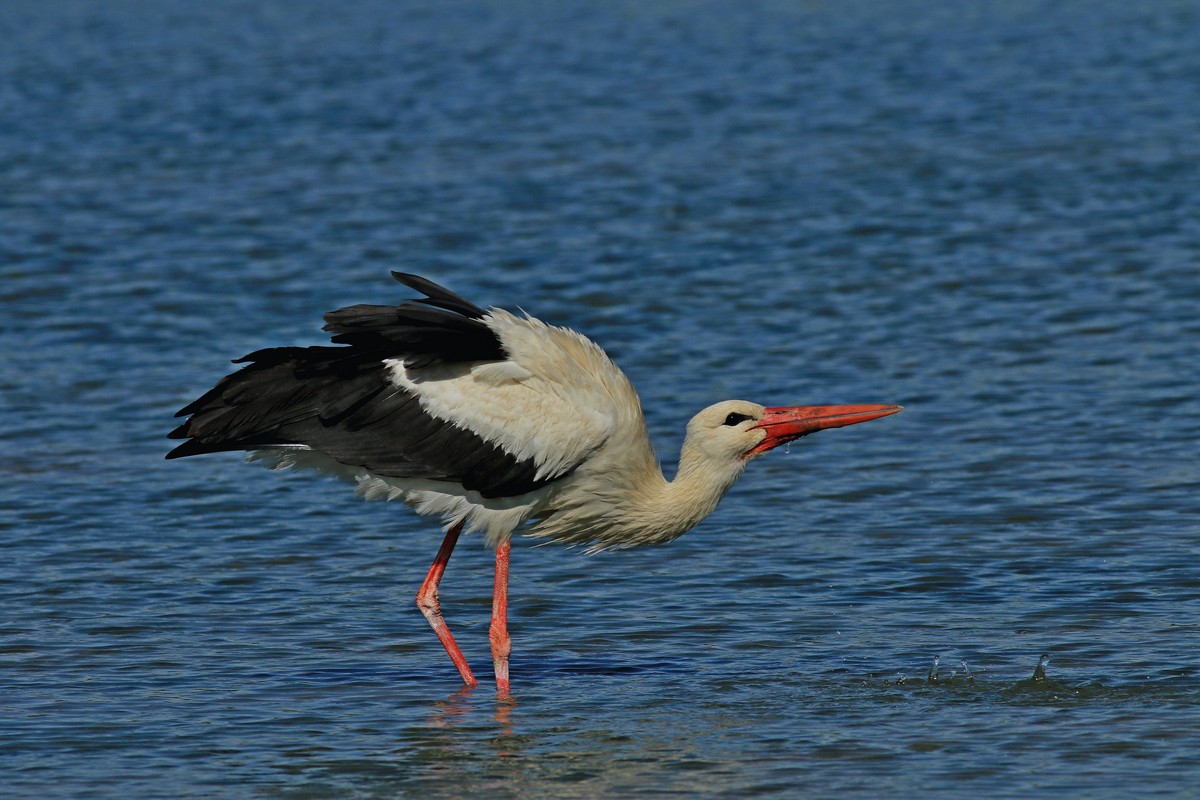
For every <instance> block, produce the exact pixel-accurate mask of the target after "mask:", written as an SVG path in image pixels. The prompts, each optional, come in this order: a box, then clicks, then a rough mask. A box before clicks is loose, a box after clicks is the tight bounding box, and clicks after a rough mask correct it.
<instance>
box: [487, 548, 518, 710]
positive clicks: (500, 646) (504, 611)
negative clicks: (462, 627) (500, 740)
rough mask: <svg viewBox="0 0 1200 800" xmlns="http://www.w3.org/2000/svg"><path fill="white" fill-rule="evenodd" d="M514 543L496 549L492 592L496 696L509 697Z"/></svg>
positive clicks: (491, 630)
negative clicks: (510, 581) (510, 584)
mask: <svg viewBox="0 0 1200 800" xmlns="http://www.w3.org/2000/svg"><path fill="white" fill-rule="evenodd" d="M511 551H512V542H511V541H505V542H504V543H503V544H501V545H500V546H499V547H497V548H496V584H495V587H494V588H493V590H492V627H491V628H490V630H489V631H488V634H489V636H488V638H489V639H491V641H492V661H493V662H495V665H496V694H498V695H500V696H501V697H506V696H507V695H508V656H509V653H511V652H512V641H511V640H510V639H509V638H508V556H509V553H510V552H511Z"/></svg>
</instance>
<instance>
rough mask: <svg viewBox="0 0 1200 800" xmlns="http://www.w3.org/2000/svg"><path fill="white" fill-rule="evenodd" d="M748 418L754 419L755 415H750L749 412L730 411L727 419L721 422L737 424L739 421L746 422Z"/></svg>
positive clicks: (723, 423)
mask: <svg viewBox="0 0 1200 800" xmlns="http://www.w3.org/2000/svg"><path fill="white" fill-rule="evenodd" d="M748 419H754V417H752V416H750V415H749V414H739V413H738V412H736V411H731V412H729V416H728V417H726V418H725V421H724V422H722V423H721V424H722V425H737V424H738V423H739V422H745V421H746V420H748Z"/></svg>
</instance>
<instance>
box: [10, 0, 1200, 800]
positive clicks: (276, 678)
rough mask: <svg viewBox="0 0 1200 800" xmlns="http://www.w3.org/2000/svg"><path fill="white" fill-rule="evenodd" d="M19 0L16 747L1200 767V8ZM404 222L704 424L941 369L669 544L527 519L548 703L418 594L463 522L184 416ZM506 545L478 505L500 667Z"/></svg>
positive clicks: (742, 787)
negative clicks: (495, 548) (550, 542)
mask: <svg viewBox="0 0 1200 800" xmlns="http://www.w3.org/2000/svg"><path fill="white" fill-rule="evenodd" d="M647 6H649V7H647ZM0 41H2V42H3V43H4V44H3V45H2V46H0V298H2V300H0V303H2V305H0V314H2V316H0V403H2V406H0V531H2V539H0V541H2V542H3V550H2V557H0V720H2V724H0V782H2V784H3V788H2V791H0V793H2V794H3V796H4V797H6V798H7V797H16V798H23V797H29V798H34V797H36V798H47V797H80V798H82V797H122V798H124V797H138V798H179V797H213V796H221V797H287V798H326V797H338V798H342V797H372V798H375V797H407V796H414V797H415V796H420V797H461V796H472V795H476V796H486V797H497V798H505V797H510V798H591V797H646V796H652V795H658V796H680V797H695V796H703V797H729V798H741V797H749V796H762V797H795V796H808V797H836V798H878V797H933V796H959V797H967V796H970V797H997V798H1000V797H1012V798H1027V797H1030V796H1035V795H1036V796H1038V797H1044V798H1050V797H1053V798H1076V797H1078V798H1083V797H1086V798H1096V797H1114V798H1118V797H1119V798H1124V797H1131V796H1137V797H1193V796H1195V793H1196V792H1197V786H1200V762H1198V760H1197V759H1196V742H1197V741H1198V740H1200V567H1198V564H1200V559H1198V555H1200V467H1198V466H1197V458H1196V455H1197V442H1198V441H1200V400H1198V397H1200V385H1198V384H1200V382H1198V380H1197V374H1198V370H1197V367H1198V365H1200V213H1198V210H1200V50H1198V49H1197V46H1196V43H1197V41H1200V9H1198V8H1197V6H1196V5H1195V4H1194V3H1192V2H1170V1H1169V0H1164V1H1163V2H1156V3H1124V2H1062V3H1034V2H1023V1H1021V0H998V2H993V3H989V4H986V5H984V4H968V3H950V2H929V3H908V2H899V3H891V4H888V5H887V7H886V8H884V7H882V6H880V5H879V4H875V3H867V2H853V1H852V2H836V3H834V2H820V1H819V0H818V1H817V2H808V3H772V2H761V3H751V4H740V5H739V6H738V7H737V9H736V10H735V9H734V6H733V4H716V3H705V2H696V3H692V2H688V3H683V2H663V3H655V4H642V3H606V4H538V3H518V4H504V5H500V4H495V5H491V4H482V3H478V4H477V3H469V2H464V3H437V4H421V5H419V4H412V3H390V2H372V1H371V0H364V2H352V3H342V4H337V5H333V4H325V3H317V2H308V1H307V0H301V1H300V2H288V3H274V2H234V1H233V0H218V1H217V2H210V3H205V4H194V3H183V2H175V1H173V0H165V1H164V2H125V1H119V2H111V3H104V4H96V3H91V2H83V0H78V2H74V1H72V0H49V1H48V2H38V3H32V2H23V1H22V0H10V2H5V3H3V4H0ZM391 269H400V270H406V271H411V272H418V273H423V274H427V275H429V276H430V277H432V278H434V279H436V280H438V281H439V282H442V283H444V284H446V285H448V286H449V287H451V288H452V289H454V290H456V291H459V292H461V293H463V294H464V295H466V296H467V297H469V298H471V299H473V300H475V301H476V302H479V303H481V304H485V305H487V304H496V305H503V306H507V307H516V306H520V307H522V308H524V309H526V310H528V311H529V312H530V313H533V314H536V315H538V316H540V317H542V318H543V319H547V320H549V321H552V322H555V323H558V324H565V325H570V326H572V327H575V328H577V329H579V330H582V331H584V332H586V333H588V334H589V335H591V336H592V337H593V338H595V339H596V340H597V341H599V342H600V343H601V344H602V345H604V346H605V347H606V348H607V349H608V350H609V352H610V353H612V354H613V355H614V357H615V358H616V359H617V360H618V361H619V363H621V364H622V365H623V367H624V368H625V369H626V371H627V372H628V374H629V375H630V376H631V378H632V379H633V381H634V383H635V385H636V386H638V388H639V390H640V392H641V394H642V398H643V402H644V404H645V407H646V411H647V416H648V420H649V424H650V428H651V432H652V434H653V436H654V439H655V443H656V446H657V449H658V452H659V454H660V457H661V458H662V460H663V462H664V466H665V467H666V468H667V470H668V472H669V471H670V470H671V468H672V467H673V462H674V459H675V454H676V453H677V452H678V446H679V443H680V439H681V435H682V426H683V423H684V422H685V421H686V420H687V418H688V417H690V416H691V414H692V413H694V412H695V411H696V410H698V409H699V408H700V407H702V406H704V405H707V404H708V403H710V402H713V401H715V400H718V399H724V398H728V397H741V398H745V399H751V400H756V401H760V402H763V403H767V404H784V403H835V402H872V403H900V404H903V405H904V406H905V407H906V410H905V412H904V413H903V414H901V415H899V416H895V417H889V418H887V419H885V420H879V421H876V422H871V423H869V424H865V425H860V426H855V427H854V428H847V429H843V430H836V431H827V432H823V433H821V434H819V435H817V436H814V437H810V438H807V439H805V440H803V441H801V442H797V443H796V444H794V445H792V446H791V447H790V449H789V452H787V453H784V452H782V451H779V452H776V453H773V454H772V455H770V456H768V457H766V458H763V459H761V460H759V461H756V462H755V463H754V464H753V465H752V466H751V468H750V469H749V470H748V472H747V474H746V475H745V477H744V478H743V479H742V481H741V483H740V484H739V485H738V486H737V487H735V489H734V490H733V492H732V493H731V494H730V495H729V496H728V497H727V498H726V499H725V501H724V502H723V504H722V506H721V507H720V508H719V509H718V511H717V513H716V514H715V515H714V516H713V517H711V518H710V519H709V520H708V521H706V522H705V523H703V524H702V525H701V526H699V527H698V528H697V529H696V530H694V531H692V532H691V533H689V534H688V535H686V536H684V537H683V538H681V539H679V540H678V541H676V542H674V543H673V544H671V545H669V546H666V547H662V548H656V549H648V550H643V551H628V552H618V553H606V554H602V555H599V556H595V557H587V556H585V555H583V554H582V553H581V552H579V551H573V550H564V549H556V548H550V547H542V548H535V547H531V546H530V545H529V542H527V541H518V542H517V545H516V547H515V549H514V553H513V575H512V611H511V613H512V630H513V637H514V656H513V664H512V670H513V688H514V693H513V697H512V699H511V701H507V702H498V701H497V700H496V697H495V694H494V691H493V690H492V689H491V688H490V687H489V685H488V681H484V683H483V684H482V685H481V686H480V687H479V688H477V689H475V690H473V691H463V690H460V688H459V687H460V682H459V680H458V678H457V674H456V672H455V671H454V668H453V666H452V665H451V664H450V662H449V660H448V659H447V658H446V656H445V654H444V653H443V652H442V651H441V649H440V647H439V645H438V643H437V641H436V640H435V639H434V637H433V636H432V635H431V633H430V631H429V630H428V627H427V626H426V623H425V621H424V619H423V618H422V617H421V615H420V613H419V612H418V611H417V609H416V607H415V605H414V604H413V601H412V598H413V595H414V594H415V592H416V589H417V586H418V585H419V583H420V581H421V578H422V577H423V575H424V572H425V570H426V569H427V567H428V565H429V563H430V562H431V561H432V559H433V556H434V554H435V552H436V549H437V545H438V541H439V536H440V534H439V533H438V531H437V529H436V526H435V525H433V524H431V523H430V522H429V521H427V520H421V519H419V518H417V517H415V516H414V515H412V514H411V513H410V512H408V511H406V510H405V509H404V508H402V507H400V506H397V505H394V504H391V505H389V504H385V503H375V504H365V503H361V502H357V501H355V500H354V499H353V498H352V497H351V495H350V492H349V491H348V490H347V487H345V486H343V485H340V484H337V483H334V482H329V481H320V480H314V479H312V478H309V477H305V476H298V475H297V476H293V475H280V474H273V473H270V472H268V471H267V470H263V469H261V468H258V467H255V466H246V465H243V464H241V463H240V459H239V457H238V456H237V455H232V454H231V455H220V456H211V457H206V458H198V459H189V460H187V461H182V462H166V461H164V460H163V458H162V457H163V455H164V453H165V452H166V451H167V449H168V448H169V442H168V441H167V440H166V439H165V438H164V436H165V434H166V433H167V431H169V430H170V429H171V427H172V426H173V424H174V421H173V420H172V419H171V415H172V414H173V413H174V411H175V410H176V409H177V408H179V407H180V406H182V405H183V404H185V403H186V402H188V401H190V400H191V399H192V398H194V397H195V396H196V395H197V394H198V393H200V392H202V391H204V390H205V389H207V388H208V387H209V386H210V385H211V384H212V383H213V382H214V381H215V380H216V379H217V378H219V377H220V376H221V375H223V374H225V372H226V371H227V370H229V369H230V368H231V367H230V365H229V364H228V360H229V359H231V358H234V357H237V356H240V355H243V354H244V353H247V352H249V351H251V350H255V349H258V348H261V347H266V346H273V345H281V344H297V345H299V344H316V343H319V342H321V341H323V337H322V334H321V333H320V331H319V327H320V315H321V314H322V313H323V312H325V311H328V310H330V309H333V308H337V307H339V306H342V305H346V304H350V303H355V302H368V303H383V302H393V301H399V300H401V299H402V298H404V297H405V296H406V292H405V290H403V288H402V287H400V286H399V285H398V284H395V283H394V282H392V281H391V280H390V279H389V278H388V271H389V270H391ZM490 591H491V561H490V554H489V552H488V551H487V550H485V549H484V548H483V547H481V546H480V545H479V542H478V541H477V540H470V539H468V540H466V541H465V542H464V543H463V544H461V545H460V548H459V551H458V552H457V553H456V554H455V556H454V560H453V561H452V562H451V564H450V569H449V571H448V572H447V576H446V579H445V581H444V582H443V592H442V596H443V602H444V606H445V609H446V613H447V617H448V619H449V621H450V623H451V625H452V626H453V627H454V629H455V630H456V631H457V632H458V635H459V641H460V643H461V644H462V645H463V648H464V650H465V651H466V653H467V655H468V657H469V658H470V659H471V661H472V663H473V665H474V666H475V668H476V670H477V672H479V673H480V674H481V677H482V675H484V674H486V673H487V672H488V669H489V657H488V652H487V623H488V613H489V597H490ZM1042 653H1047V654H1048V655H1049V656H1050V662H1049V665H1048V667H1047V670H1046V679H1045V680H1040V681H1033V680H1032V679H1031V678H1032V675H1033V671H1034V668H1035V666H1036V665H1037V663H1038V659H1039V656H1040V655H1041V654H1042ZM934 656H940V658H941V666H940V673H939V677H940V680H938V681H937V682H932V681H930V680H929V675H928V671H929V667H930V664H931V662H932V660H933V657H934ZM960 659H965V660H966V662H967V664H968V666H969V669H970V670H971V672H972V678H973V679H972V680H971V681H968V680H966V679H965V676H964V675H963V673H962V668H961V666H960V665H959V660H960ZM951 670H958V674H957V675H954V677H952V678H951V677H949V676H950V673H951Z"/></svg>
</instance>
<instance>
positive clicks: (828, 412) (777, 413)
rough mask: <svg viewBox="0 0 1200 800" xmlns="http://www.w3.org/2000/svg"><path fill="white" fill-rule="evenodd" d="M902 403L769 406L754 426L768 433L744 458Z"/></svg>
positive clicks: (876, 415) (884, 413)
mask: <svg viewBox="0 0 1200 800" xmlns="http://www.w3.org/2000/svg"><path fill="white" fill-rule="evenodd" d="M900 410H901V406H886V405H860V406H780V407H778V408H768V409H767V410H766V411H764V412H763V417H762V419H761V420H760V421H759V423H758V424H757V425H755V426H754V427H755V428H761V429H762V430H764V431H766V433H767V435H766V438H764V439H763V440H762V441H761V442H759V443H758V444H757V445H755V446H754V447H753V448H751V449H750V450H749V451H747V453H746V455H745V458H750V457H752V456H756V455H759V454H761V453H765V452H767V451H768V450H771V449H774V448H776V447H779V445H781V444H787V443H788V442H792V441H795V440H796V439H799V438H800V437H801V436H806V435H808V434H810V433H815V432H817V431H819V430H824V429H825V428H843V427H845V426H846V425H857V424H858V423H860V422H868V421H870V420H873V419H879V418H880V417H886V416H888V415H889V414H895V413H896V412H897V411H900Z"/></svg>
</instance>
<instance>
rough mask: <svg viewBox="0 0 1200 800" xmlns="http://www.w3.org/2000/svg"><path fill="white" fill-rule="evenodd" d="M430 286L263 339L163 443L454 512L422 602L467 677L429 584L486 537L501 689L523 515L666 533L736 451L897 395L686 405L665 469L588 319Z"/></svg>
mask: <svg viewBox="0 0 1200 800" xmlns="http://www.w3.org/2000/svg"><path fill="white" fill-rule="evenodd" d="M393 276H394V277H395V278H396V279H397V280H398V281H400V282H401V283H403V284H405V285H406V286H409V287H410V288H413V289H415V290H417V291H419V292H421V293H422V294H424V295H425V297H423V298H421V299H419V300H414V301H409V302H406V303H402V304H401V305H399V306H376V305H360V306H351V307H349V308H344V309H341V310H338V311H334V312H331V313H329V314H327V315H326V323H327V324H326V326H325V329H326V330H327V331H330V332H331V333H333V334H334V336H333V339H332V340H333V342H334V343H335V345H337V346H333V347H330V346H319V347H281V348H270V349H266V350H259V351H257V352H254V353H251V354H250V355H248V356H245V357H244V358H242V359H239V362H249V364H248V366H246V367H244V368H243V369H241V370H240V371H238V372H235V373H233V374H231V375H228V376H226V377H225V378H224V379H222V380H221V381H220V382H218V383H217V385H216V386H215V387H214V388H213V389H211V390H210V391H209V392H207V393H206V394H204V395H203V396H201V397H200V398H199V399H198V400H196V401H195V402H193V403H191V404H189V405H188V406H186V407H185V408H183V409H182V410H181V411H180V412H179V414H178V416H189V419H188V420H186V421H185V422H184V423H183V424H182V425H180V426H179V427H178V428H176V429H175V430H174V431H172V432H171V434H170V436H171V437H172V438H176V439H187V441H186V442H184V443H183V444H181V445H179V446H178V447H176V448H175V449H174V450H172V451H171V452H170V453H169V454H168V456H167V457H168V458H178V457H181V456H190V455H198V454H201V453H210V452H217V451H225V450H246V451H250V452H251V454H252V455H251V458H253V459H257V460H262V461H264V462H266V463H267V464H268V465H270V466H272V467H274V468H277V469H286V468H298V469H311V470H316V471H318V472H322V473H326V474H331V475H335V476H337V477H339V478H342V479H345V480H348V481H351V482H353V483H354V484H355V485H356V487H357V491H358V493H359V494H360V495H362V496H363V497H366V498H368V499H373V498H387V499H401V500H403V501H404V502H405V503H407V504H408V505H409V506H411V507H412V508H414V509H415V510H416V511H417V512H418V513H420V514H423V515H430V516H437V517H440V518H441V520H442V522H443V525H444V527H445V528H446V530H447V533H446V537H445V539H444V541H443V543H442V548H441V550H440V551H439V553H438V556H437V558H436V559H435V561H434V564H433V566H432V567H431V569H430V570H429V573H428V575H427V577H426V580H425V582H424V584H422V587H421V590H420V592H418V597H417V602H418V605H419V606H420V607H421V610H422V612H423V613H424V614H425V616H426V618H427V619H428V620H429V622H430V624H431V625H432V627H433V629H434V631H435V633H437V635H438V637H439V639H441V641H442V643H443V645H444V646H445V647H446V650H447V652H448V653H449V654H450V656H451V658H452V659H453V661H454V663H455V665H456V666H457V667H458V669H459V672H460V673H461V675H462V677H463V680H464V681H465V682H466V683H467V684H468V685H475V683H476V681H475V678H474V676H473V675H472V674H471V671H470V669H469V667H468V666H467V663H466V659H465V658H464V657H463V656H462V653H461V651H460V650H459V648H458V646H457V645H456V644H455V642H454V639H453V637H452V636H451V635H450V632H449V630H448V629H447V627H446V625H445V621H444V620H443V619H442V616H441V611H440V608H439V606H438V600H437V597H438V594H437V587H438V583H439V581H440V580H441V576H442V573H443V572H444V570H445V567H446V563H447V562H448V560H449V558H450V554H451V553H452V552H453V549H454V546H455V543H456V542H457V540H458V538H459V536H460V535H461V533H463V532H464V531H465V532H472V531H479V532H481V533H482V534H483V535H484V536H485V537H486V539H487V541H488V543H489V544H490V545H492V546H493V547H495V548H496V582H495V594H494V598H495V599H494V603H493V619H492V627H491V641H492V651H493V657H494V661H495V668H496V678H497V687H498V689H499V691H500V692H501V693H502V694H506V693H507V692H508V686H509V681H508V654H509V651H510V644H509V637H508V633H507V622H506V613H507V591H508V563H509V554H510V547H511V545H510V540H511V536H512V534H513V533H514V532H515V531H516V530H517V529H518V528H520V527H521V526H522V525H525V524H526V523H529V525H528V527H527V528H526V529H525V531H524V532H525V533H526V534H528V535H530V536H534V537H540V538H543V539H547V540H551V541H556V542H563V543H567V544H584V545H588V546H589V548H590V550H592V551H595V550H602V549H607V548H623V547H634V546H639V545H647V544H658V543H662V542H667V541H670V540H671V539H674V538H676V537H677V536H679V535H680V534H682V533H684V532H685V531H687V530H689V529H690V528H692V527H693V526H695V525H696V524H697V523H698V522H700V521H701V520H702V519H704V518H705V517H706V516H708V514H709V513H711V512H712V510H713V509H714V508H715V507H716V505H717V503H718V502H719V501H720V499H721V497H722V496H723V495H724V494H725V492H726V491H727V490H728V489H729V487H730V486H732V485H733V483H734V482H735V481H736V480H737V478H738V476H739V475H740V474H741V472H742V470H743V469H744V467H745V465H746V463H747V462H748V461H749V460H750V459H751V458H754V457H756V456H758V455H760V454H762V453H764V452H766V451H767V450H770V449H772V448H773V447H776V446H778V445H780V444H783V443H785V442H789V441H792V440H793V439H796V438H799V437H800V436H804V435H806V434H808V433H812V432H814V431H816V430H820V429H822V428H828V427H840V426H843V425H850V424H854V423H857V422H864V421H866V420H869V419H876V418H878V417H882V416H886V415H888V414H893V413H895V412H896V411H899V410H900V408H899V407H898V406H883V405H870V406H794V407H783V408H774V409H768V408H765V407H764V406H761V405H758V404H757V403H750V402H746V401H741V400H729V401H725V402H721V403H717V404H715V405H713V406H709V407H708V408H706V409H704V410H703V411H701V412H700V413H699V414H697V415H696V416H695V417H693V418H692V420H691V422H689V423H688V429H687V436H686V437H685V440H684V444H683V449H682V451H681V453H680V459H679V468H678V471H677V473H676V476H675V478H674V480H671V481H668V480H666V479H665V478H664V477H663V474H662V472H661V470H660V469H659V466H658V462H657V460H656V458H655V455H654V451H653V449H652V447H651V445H650V438H649V435H648V433H647V431H646V424H645V420H644V418H643V416H642V410H641V404H640V402H639V400H638V397H637V393H636V392H635V391H634V389H633V387H632V386H631V385H630V383H629V380H628V379H627V378H626V377H625V375H624V374H623V373H622V372H621V370H620V369H619V368H618V367H617V366H616V365H615V364H614V363H613V362H612V361H611V360H610V359H609V358H608V356H607V355H606V354H605V353H604V351H603V350H602V349H601V348H600V347H599V346H598V345H596V344H595V343H593V342H592V341H591V340H589V339H587V338H586V337H584V336H582V335H580V334H578V333H576V332H574V331H571V330H567V329H565V328H558V327H554V326H551V325H547V324H546V323H544V322H541V321H540V320H537V319H534V318H531V317H528V316H524V317H518V316H516V315H513V314H510V313H509V312H507V311H504V310H501V309H495V308H493V309H489V310H486V311H485V310H484V309H482V308H479V307H478V306H475V305H474V304H472V303H470V302H468V301H466V300H464V299H463V298H461V297H459V296H458V295H456V294H453V293H452V292H450V291H448V290H446V289H444V288H442V287H440V286H438V285H436V284H434V283H432V282H430V281H427V280H425V279H423V278H419V277H417V276H414V275H407V274H402V273H393Z"/></svg>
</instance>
